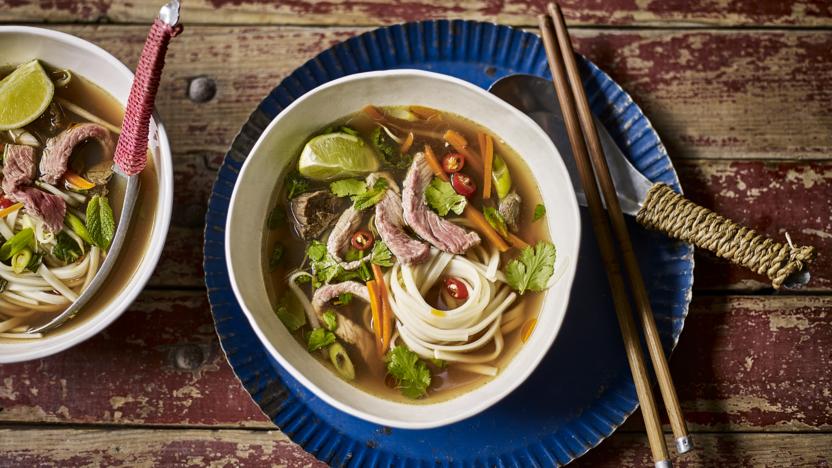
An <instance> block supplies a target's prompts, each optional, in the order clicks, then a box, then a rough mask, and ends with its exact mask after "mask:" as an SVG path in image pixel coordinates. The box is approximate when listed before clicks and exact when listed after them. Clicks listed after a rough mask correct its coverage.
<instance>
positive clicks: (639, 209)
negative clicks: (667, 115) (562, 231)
mask: <svg viewBox="0 0 832 468" xmlns="http://www.w3.org/2000/svg"><path fill="white" fill-rule="evenodd" d="M553 89H554V88H553V87H552V83H551V81H549V80H546V79H544V78H540V77H537V76H533V75H523V74H517V75H509V76H507V77H504V78H501V79H499V80H497V81H496V82H494V84H492V85H491V88H490V89H489V91H490V92H491V93H492V94H494V95H496V96H497V97H499V98H501V99H503V100H504V101H506V102H508V103H509V104H511V105H512V106H514V107H516V108H517V109H519V110H520V111H522V112H523V113H525V114H526V115H528V116H529V117H531V118H532V120H534V121H535V122H536V123H537V124H538V125H540V127H541V128H542V129H543V130H544V131H545V132H546V133H547V134H548V135H549V137H550V138H551V139H552V141H553V142H554V143H555V146H556V147H557V149H558V151H559V152H560V153H561V155H562V156H563V161H564V163H565V164H566V167H567V169H568V170H569V176H570V178H571V179H572V182H573V185H574V187H575V191H576V194H577V198H578V202H579V203H580V204H581V205H584V206H586V198H585V197H584V194H583V192H582V190H581V184H580V177H579V173H578V169H577V167H576V166H575V160H574V158H573V157H572V148H571V145H570V144H569V138H568V135H567V133H566V127H565V126H564V123H563V117H562V115H561V111H560V107H559V105H558V100H557V99H556V98H555V96H554V90H553ZM596 127H597V129H598V133H599V136H600V139H601V145H602V147H603V149H604V155H605V156H606V160H607V164H608V166H609V170H610V175H611V176H612V179H613V182H614V184H615V190H616V193H617V195H618V199H619V202H620V204H621V209H622V210H623V211H624V212H625V213H626V214H630V215H633V216H635V217H636V220H637V221H638V222H639V223H640V224H641V225H643V226H645V227H647V228H649V229H654V230H657V231H661V232H663V233H665V234H667V235H669V236H670V237H673V238H675V239H679V240H682V241H685V242H689V243H691V244H693V245H695V246H696V247H699V248H702V249H705V250H708V251H710V252H713V253H714V254H716V255H717V256H719V257H722V258H725V259H727V260H730V261H731V262H733V263H735V264H737V265H740V266H743V267H746V268H748V269H750V270H752V271H754V272H756V273H758V274H761V275H765V276H767V277H768V278H769V279H770V280H771V283H772V286H774V288H775V289H779V288H780V287H782V286H786V287H791V288H796V287H800V286H803V285H805V284H806V283H807V282H808V281H809V272H808V271H807V269H806V267H807V266H808V264H809V263H810V262H811V261H812V259H813V258H814V255H815V249H814V247H811V246H794V245H792V243H791V241H787V242H785V243H782V242H777V241H775V240H773V239H771V238H769V237H766V236H764V235H762V234H760V233H758V232H757V231H755V230H753V229H750V228H747V227H744V226H741V225H739V224H737V223H735V222H733V221H731V220H730V219H728V218H725V217H723V216H720V215H719V214H716V213H714V212H713V211H711V210H709V209H707V208H703V207H701V206H699V205H697V204H696V203H693V202H692V201H690V200H688V199H686V198H685V197H684V196H682V195H681V194H678V193H676V192H675V191H673V189H671V188H670V187H669V186H668V185H666V184H662V183H653V182H652V181H650V180H649V179H648V178H647V177H645V176H644V175H643V174H641V172H639V171H638V170H637V169H636V168H635V167H633V165H632V164H630V161H629V160H628V159H627V157H626V156H624V154H623V153H622V152H621V149H620V148H619V147H618V145H617V144H616V143H615V141H614V140H613V139H612V137H611V136H610V134H609V133H608V132H607V130H606V128H605V127H604V125H603V124H601V123H600V122H598V121H597V120H596ZM787 240H788V237H787Z"/></svg>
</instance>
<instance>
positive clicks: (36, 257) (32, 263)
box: [26, 252, 43, 273]
mask: <svg viewBox="0 0 832 468" xmlns="http://www.w3.org/2000/svg"><path fill="white" fill-rule="evenodd" d="M41 263H43V254H42V253H37V252H35V253H33V254H32V258H31V259H29V263H27V264H26V269H27V270H29V271H31V272H32V273H37V272H38V269H39V268H40V264H41Z"/></svg>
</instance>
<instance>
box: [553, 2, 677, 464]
mask: <svg viewBox="0 0 832 468" xmlns="http://www.w3.org/2000/svg"><path fill="white" fill-rule="evenodd" d="M548 10H549V14H548V15H540V16H539V17H538V20H539V22H540V31H541V35H542V36H543V43H544V45H545V47H546V56H547V58H548V60H549V68H550V69H551V71H552V76H553V77H554V86H555V91H556V92H557V96H558V101H559V103H560V108H561V111H562V113H563V120H564V122H565V123H566V129H567V132H568V135H569V142H570V144H571V145H572V152H573V155H574V157H575V161H576V163H577V167H578V171H579V172H580V175H581V184H582V185H583V187H584V192H585V193H586V198H587V202H588V205H589V212H590V216H591V218H592V225H593V228H594V230H595V234H596V236H597V238H598V246H599V248H600V250H601V257H602V259H603V261H604V264H605V266H606V268H607V277H608V280H609V283H610V289H611V290H612V295H613V300H614V301H615V312H616V315H617V317H618V323H619V326H620V327H621V334H622V336H623V338H624V348H625V350H626V353H627V361H628V362H629V364H630V370H631V371H632V374H633V380H634V381H635V386H636V393H637V394H638V399H639V403H640V404H641V411H642V415H643V416H644V425H645V428H646V430H647V438H648V440H649V442H650V449H651V451H652V453H653V461H654V462H655V464H656V466H657V467H669V466H671V464H670V460H669V455H668V450H667V445H666V444H665V439H664V434H663V433H662V426H661V421H660V420H659V414H658V410H657V407H656V402H655V400H654V397H653V391H652V389H651V387H650V377H649V375H648V370H647V366H646V364H645V362H644V355H643V354H642V351H641V344H640V341H639V334H638V330H637V329H636V324H635V320H634V319H633V315H632V310H631V309H630V301H629V299H628V295H627V288H626V286H625V284H624V274H623V273H622V270H621V263H620V262H619V255H621V258H623V264H624V269H625V270H626V273H627V278H628V279H629V285H630V290H631V292H632V296H633V301H634V303H635V305H636V311H637V313H638V316H639V319H640V320H641V324H642V329H643V331H644V336H645V342H646V343H647V349H648V351H649V352H650V358H651V361H652V362H653V369H654V371H655V373H656V377H657V380H658V383H659V389H660V391H661V394H662V397H663V399H664V403H665V408H666V410H667V413H668V419H669V420H670V426H671V428H672V429H673V435H674V436H675V438H676V449H677V452H678V453H685V452H687V451H689V450H690V449H691V448H692V445H691V441H690V436H689V435H688V431H687V427H686V425H685V420H684V418H683V416H682V411H681V408H680V406H679V399H678V397H677V396H676V390H675V388H674V387H673V381H672V379H671V377H670V368H669V367H668V364H667V359H666V358H665V355H664V350H663V349H662V344H661V340H660V338H659V333H658V330H657V329H656V322H655V321H654V319H653V311H652V309H651V307H650V300H649V298H648V296H647V289H646V288H645V286H644V280H643V279H642V277H641V272H640V270H639V267H638V263H637V261H636V256H635V252H634V251H633V246H632V243H631V242H630V236H629V233H628V232H627V226H626V224H625V222H624V213H623V212H622V211H621V206H620V204H619V202H618V196H617V195H616V192H615V185H614V184H613V181H612V177H610V172H609V168H608V167H607V161H606V159H605V157H604V151H603V149H602V147H601V142H600V140H599V138H598V132H597V130H596V128H595V123H594V121H593V119H592V113H591V111H590V109H589V102H588V101H587V98H586V92H585V91H584V88H583V85H582V83H581V78H580V75H579V73H578V66H577V63H576V62H575V52H574V51H573V50H572V42H571V40H570V38H569V33H568V31H567V29H566V23H565V21H564V19H563V13H561V10H560V7H559V6H558V5H556V4H554V3H550V4H549V5H548ZM596 180H597V185H596ZM598 186H600V187H601V191H602V192H603V195H604V200H605V201H606V206H607V208H608V209H607V210H606V211H605V210H604V207H603V205H602V204H601V196H600V194H599V192H598ZM610 224H611V225H612V232H611V231H610ZM613 233H614V235H615V239H616V240H617V241H618V249H619V252H618V253H617V252H616V249H615V245H614V238H613Z"/></svg>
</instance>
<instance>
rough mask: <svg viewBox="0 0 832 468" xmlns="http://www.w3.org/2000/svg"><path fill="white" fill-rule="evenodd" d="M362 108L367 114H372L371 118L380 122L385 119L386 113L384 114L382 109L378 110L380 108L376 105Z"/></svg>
mask: <svg viewBox="0 0 832 468" xmlns="http://www.w3.org/2000/svg"><path fill="white" fill-rule="evenodd" d="M361 110H362V111H363V112H364V113H365V114H367V115H368V116H370V118H371V119H373V120H375V121H376V122H380V121H383V120H384V114H382V113H381V111H380V110H378V108H377V107H376V106H372V105H368V106H364V108H363V109H361Z"/></svg>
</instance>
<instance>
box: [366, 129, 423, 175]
mask: <svg viewBox="0 0 832 468" xmlns="http://www.w3.org/2000/svg"><path fill="white" fill-rule="evenodd" d="M370 143H371V144H372V145H373V148H375V150H376V152H378V153H379V154H380V155H381V158H382V159H383V160H384V163H385V164H387V165H388V166H392V167H394V168H396V169H407V168H408V167H410V163H411V162H412V160H413V158H412V157H411V156H410V155H407V154H402V152H401V151H400V147H399V144H398V143H396V141H395V140H393V139H392V138H390V135H388V134H387V132H385V131H384V129H382V128H381V127H376V128H375V129H374V130H373V132H372V133H371V134H370Z"/></svg>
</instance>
